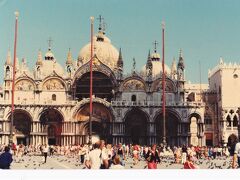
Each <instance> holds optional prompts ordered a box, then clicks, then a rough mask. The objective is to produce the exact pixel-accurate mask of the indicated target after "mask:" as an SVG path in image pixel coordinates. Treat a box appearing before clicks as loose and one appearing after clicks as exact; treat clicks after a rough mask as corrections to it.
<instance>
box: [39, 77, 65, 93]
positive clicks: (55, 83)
mask: <svg viewBox="0 0 240 180" xmlns="http://www.w3.org/2000/svg"><path fill="white" fill-rule="evenodd" d="M42 89H43V90H45V91H55V90H58V91H59V90H64V84H63V82H61V81H60V80H59V79H49V80H47V81H46V82H44V84H43V88H42Z"/></svg>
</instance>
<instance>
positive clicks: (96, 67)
mask: <svg viewBox="0 0 240 180" xmlns="http://www.w3.org/2000/svg"><path fill="white" fill-rule="evenodd" d="M94 59H95V61H93V66H92V70H93V72H100V73H103V74H105V75H106V76H108V77H109V78H110V79H111V81H112V83H113V85H114V86H116V85H117V80H116V77H115V74H114V72H113V71H112V70H111V69H110V68H109V67H108V66H106V65H105V64H103V63H102V62H101V61H100V60H99V59H98V58H97V57H95V58H94ZM89 72H90V61H88V62H87V63H85V64H84V65H82V66H81V67H79V68H78V69H77V71H76V72H75V74H74V77H73V81H72V86H73V87H74V85H75V84H76V83H77V81H78V80H79V79H81V78H82V76H83V75H84V74H86V73H89Z"/></svg>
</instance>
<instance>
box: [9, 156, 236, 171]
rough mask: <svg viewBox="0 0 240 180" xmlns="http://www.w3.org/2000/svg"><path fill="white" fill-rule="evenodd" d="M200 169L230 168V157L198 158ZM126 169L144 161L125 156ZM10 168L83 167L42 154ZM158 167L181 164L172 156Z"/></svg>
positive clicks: (74, 160)
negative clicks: (134, 162) (44, 161)
mask: <svg viewBox="0 0 240 180" xmlns="http://www.w3.org/2000/svg"><path fill="white" fill-rule="evenodd" d="M196 164H197V165H198V166H199V168H200V169H230V168H231V158H230V157H229V158H218V159H214V160H206V159H200V160H198V161H196ZM125 168H126V169H146V168H147V166H146V162H145V161H143V160H141V161H139V162H138V164H137V165H133V160H132V158H127V160H126V162H125ZM11 169H32V170H33V169H82V170H83V169H85V166H84V165H80V163H79V160H78V159H77V157H75V158H74V157H69V158H67V157H65V156H53V157H49V156H48V158H47V163H43V157H42V156H23V157H22V159H21V160H19V159H15V160H14V162H13V163H12V165H11ZM158 169H183V165H182V164H175V163H173V158H168V159H166V158H165V159H163V160H162V161H161V163H160V164H158Z"/></svg>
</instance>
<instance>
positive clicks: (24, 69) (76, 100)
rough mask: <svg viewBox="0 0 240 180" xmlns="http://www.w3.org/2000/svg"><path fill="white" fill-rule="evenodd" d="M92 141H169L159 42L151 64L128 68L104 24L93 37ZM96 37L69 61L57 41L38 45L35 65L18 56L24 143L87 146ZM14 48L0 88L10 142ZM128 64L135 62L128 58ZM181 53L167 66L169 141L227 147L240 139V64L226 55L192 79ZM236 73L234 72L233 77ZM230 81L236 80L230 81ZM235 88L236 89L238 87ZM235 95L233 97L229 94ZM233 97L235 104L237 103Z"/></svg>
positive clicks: (17, 125) (18, 122) (20, 139)
mask: <svg viewBox="0 0 240 180" xmlns="http://www.w3.org/2000/svg"><path fill="white" fill-rule="evenodd" d="M93 42H94V58H93V116H92V131H93V141H95V140H97V139H99V138H101V139H105V140H106V141H107V142H108V143H114V144H115V143H120V142H121V143H131V144H141V145H145V144H146V145H147V144H148V145H150V144H153V143H157V144H160V143H162V141H163V128H164V125H163V115H162V59H161V56H160V54H159V53H158V52H157V48H156V47H155V48H154V50H153V52H150V51H149V52H148V53H147V52H146V64H145V65H144V67H143V68H142V69H141V70H137V69H136V67H135V66H136V65H135V64H136V62H135V60H133V66H132V72H131V73H130V74H126V73H125V72H124V70H123V66H124V62H125V61H126V60H125V59H124V58H123V55H122V51H121V49H119V50H117V49H116V48H115V47H114V46H113V45H112V43H111V40H110V39H109V38H108V37H107V36H106V34H105V32H104V31H103V30H102V29H101V28H99V31H98V33H97V34H96V35H95V36H94V40H93ZM89 60H90V43H88V44H87V45H85V46H84V47H83V48H82V49H81V50H80V53H79V55H78V58H77V60H73V58H72V54H71V51H70V50H69V52H68V54H67V58H66V63H65V66H61V65H60V64H59V63H58V61H57V59H56V58H55V56H54V53H53V51H52V48H51V46H49V48H48V51H47V52H46V54H45V55H44V57H43V55H42V52H41V51H39V52H38V55H37V56H36V60H35V62H36V63H35V67H34V68H33V70H30V69H29V67H28V66H27V64H26V60H25V59H22V60H21V62H19V61H17V65H16V81H15V97H14V102H15V103H14V104H15V109H14V113H13V141H14V142H15V143H17V144H20V143H23V144H33V145H37V144H58V145H70V144H72V145H73V144H82V143H87V142H88V139H89V89H90V88H89V86H90V85H89V81H90V61H89ZM12 64H13V63H12V60H11V53H10V52H8V53H7V58H6V62H5V65H4V83H3V85H2V87H1V89H0V102H1V103H0V144H1V143H6V144H7V143H9V137H10V125H11V123H10V122H11V118H12V117H11V116H12V114H11V97H12V80H13V77H12V74H13V72H12V71H13V65H12ZM128 64H129V63H128ZM185 68H186V66H185V63H184V57H183V54H182V52H181V51H180V53H179V57H178V59H177V61H176V60H173V62H172V64H171V66H170V67H168V66H167V65H166V64H165V72H166V89H165V93H166V124H165V129H166V140H167V144H169V145H183V144H186V145H190V144H192V145H200V146H203V145H224V144H227V143H231V142H233V141H236V139H237V137H238V130H237V126H238V121H239V115H238V114H239V111H238V107H240V98H239V97H237V98H236V97H235V98H234V97H233V96H231V91H229V90H228V87H229V83H230V84H231V83H232V84H231V85H233V86H234V87H235V86H237V87H236V90H235V91H236V92H235V91H234V92H235V93H236V94H237V93H238V92H239V90H240V83H239V79H238V77H239V76H240V66H239V65H237V64H231V65H226V64H225V63H224V62H223V60H221V61H220V62H219V65H217V66H216V67H215V68H214V69H213V70H211V71H209V84H191V83H187V81H186V77H185ZM230 76H231V77H230ZM229 79H231V81H229ZM232 93H233V92H232ZM228 96H231V97H232V99H231V100H229V99H228ZM233 102H234V104H233Z"/></svg>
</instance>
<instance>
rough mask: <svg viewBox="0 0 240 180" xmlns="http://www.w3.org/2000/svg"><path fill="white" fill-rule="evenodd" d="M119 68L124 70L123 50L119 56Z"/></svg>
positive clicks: (120, 50)
mask: <svg viewBox="0 0 240 180" xmlns="http://www.w3.org/2000/svg"><path fill="white" fill-rule="evenodd" d="M117 66H118V68H120V69H122V68H123V59H122V49H121V48H120V49H119V56H118V61H117Z"/></svg>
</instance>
